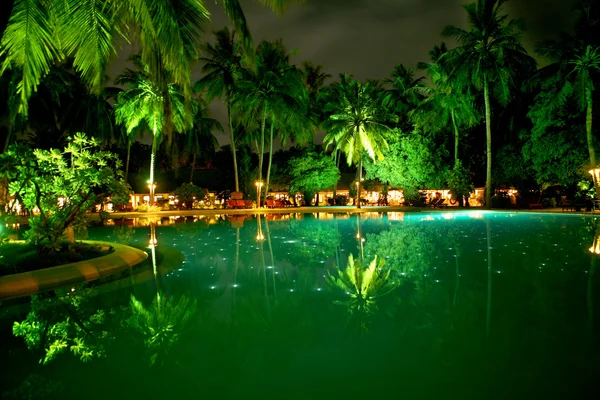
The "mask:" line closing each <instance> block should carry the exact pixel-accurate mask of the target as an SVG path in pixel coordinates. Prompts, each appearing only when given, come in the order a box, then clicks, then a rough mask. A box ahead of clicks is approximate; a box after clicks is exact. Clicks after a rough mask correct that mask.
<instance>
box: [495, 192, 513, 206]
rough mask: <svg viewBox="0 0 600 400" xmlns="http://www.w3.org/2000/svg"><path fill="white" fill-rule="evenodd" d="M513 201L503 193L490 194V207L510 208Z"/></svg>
mask: <svg viewBox="0 0 600 400" xmlns="http://www.w3.org/2000/svg"><path fill="white" fill-rule="evenodd" d="M512 206H513V203H512V201H511V200H510V197H508V196H507V195H506V194H505V193H499V194H495V195H493V196H492V208H512Z"/></svg>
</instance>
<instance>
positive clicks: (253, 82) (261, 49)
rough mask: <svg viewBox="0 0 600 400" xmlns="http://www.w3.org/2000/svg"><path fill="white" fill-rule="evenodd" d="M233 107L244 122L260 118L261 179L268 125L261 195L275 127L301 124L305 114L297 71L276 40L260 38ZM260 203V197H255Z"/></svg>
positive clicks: (245, 70) (259, 168) (260, 176)
mask: <svg viewBox="0 0 600 400" xmlns="http://www.w3.org/2000/svg"><path fill="white" fill-rule="evenodd" d="M234 107H235V108H236V110H237V111H238V113H240V115H241V116H242V118H243V120H244V121H247V122H253V121H257V120H259V121H260V132H261V136H260V141H259V143H260V150H259V163H258V164H259V165H258V180H259V181H262V166H263V158H264V146H265V128H266V126H267V121H268V123H269V125H270V140H269V147H270V152H269V167H268V171H267V182H266V185H264V186H263V187H264V193H265V197H266V194H267V193H268V185H269V178H270V171H271V163H272V155H273V140H274V134H275V127H276V126H277V125H278V124H279V125H281V126H283V127H290V126H295V127H301V121H302V120H303V119H304V118H305V117H306V89H305V87H304V84H303V82H302V74H301V72H300V71H299V70H298V69H297V68H296V67H295V66H294V65H291V64H290V62H289V55H288V54H287V52H286V50H285V47H284V46H283V44H282V43H281V42H280V41H277V42H266V41H263V42H261V43H260V45H259V46H258V49H257V52H256V68H255V69H243V70H242V79H241V80H240V81H239V83H238V89H237V92H236V95H235V100H234ZM259 205H260V199H259Z"/></svg>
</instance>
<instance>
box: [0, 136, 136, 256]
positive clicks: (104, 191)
mask: <svg viewBox="0 0 600 400" xmlns="http://www.w3.org/2000/svg"><path fill="white" fill-rule="evenodd" d="M99 147H100V145H99V143H98V142H97V141H96V139H94V138H88V137H87V136H86V135H85V134H83V133H77V134H76V135H75V136H74V137H72V138H69V143H68V145H67V147H66V148H65V149H64V150H62V151H61V150H58V149H51V150H41V149H35V150H32V149H30V148H29V147H27V146H24V145H21V144H14V145H12V146H10V147H9V148H8V150H7V151H6V152H5V153H4V154H2V155H0V166H1V167H0V178H5V179H8V180H9V182H10V183H9V191H10V194H11V195H13V196H15V197H17V196H18V197H19V198H21V200H22V202H23V204H24V205H25V207H26V208H27V209H28V210H30V211H33V210H36V214H35V215H32V216H31V217H30V218H29V226H30V227H31V229H30V230H29V231H27V232H26V234H25V238H26V239H27V240H28V241H29V242H30V243H34V244H35V245H36V246H37V248H38V252H40V253H42V252H44V251H46V250H48V251H51V250H52V249H55V248H58V244H59V242H60V240H61V237H62V236H63V234H64V233H65V231H67V230H70V229H72V228H76V227H77V226H79V225H82V224H85V219H84V217H85V214H86V211H87V210H88V209H90V208H91V207H92V206H93V205H94V204H97V203H99V202H102V201H104V199H105V198H106V197H107V196H111V198H112V201H113V202H114V203H115V204H122V203H126V202H127V201H128V198H129V186H127V185H126V184H124V183H123V172H122V171H121V161H120V160H119V158H118V157H117V156H116V155H115V154H112V153H110V152H107V151H100V150H99Z"/></svg>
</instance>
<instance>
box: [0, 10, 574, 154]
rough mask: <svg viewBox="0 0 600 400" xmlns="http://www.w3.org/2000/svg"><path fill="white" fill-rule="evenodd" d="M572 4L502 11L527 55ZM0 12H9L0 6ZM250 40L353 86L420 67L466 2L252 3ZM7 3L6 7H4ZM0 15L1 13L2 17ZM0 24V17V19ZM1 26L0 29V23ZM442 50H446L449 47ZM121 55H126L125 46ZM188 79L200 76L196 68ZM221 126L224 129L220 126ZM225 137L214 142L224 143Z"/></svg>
mask: <svg viewBox="0 0 600 400" xmlns="http://www.w3.org/2000/svg"><path fill="white" fill-rule="evenodd" d="M575 1H576V0H510V1H508V2H507V3H506V4H505V6H504V10H505V11H506V12H507V13H508V14H509V15H510V16H511V17H514V18H520V19H522V20H524V22H525V25H526V28H527V30H526V31H525V33H524V37H523V39H524V43H525V45H526V47H527V49H528V50H529V51H530V52H531V53H532V54H533V44H534V43H535V42H536V41H539V40H540V39H543V38H547V37H549V36H552V35H553V34H555V33H556V32H558V31H560V30H568V29H569V28H570V27H571V18H572V13H571V12H570V11H571V10H572V8H573V5H574V3H575ZM1 2H2V3H3V5H2V8H4V7H6V6H7V5H8V4H10V3H9V2H8V1H7V0H1ZM240 2H241V3H242V6H243V8H244V11H245V14H246V17H247V19H248V23H249V26H250V29H251V31H252V34H253V36H254V40H255V42H256V43H258V42H260V41H261V40H265V39H266V40H275V39H280V38H281V39H283V42H284V44H285V45H286V47H287V49H288V50H294V49H297V50H298V55H297V56H294V57H293V58H292V60H293V62H295V63H297V64H301V63H302V62H303V61H305V60H310V61H312V62H313V63H315V64H323V65H324V69H325V71H326V72H328V73H329V74H331V75H333V76H334V77H337V75H338V74H339V73H341V72H345V73H350V74H354V76H355V77H356V78H358V79H361V80H364V79H383V78H385V77H387V76H388V74H389V73H390V72H391V71H392V69H393V66H394V65H396V64H400V63H402V64H404V65H406V66H410V67H414V66H415V64H416V63H417V62H419V61H426V60H427V59H428V52H429V50H430V49H431V48H432V47H433V46H434V45H435V44H439V43H440V42H441V41H442V40H443V38H442V37H441V35H440V33H441V31H442V29H443V28H444V27H445V26H447V25H456V26H461V27H465V28H466V13H465V11H464V10H463V8H462V7H461V5H462V4H465V3H468V2H469V1H468V0H306V1H305V3H304V4H303V5H294V6H292V7H291V8H290V9H289V10H288V11H287V12H286V13H285V14H284V15H283V16H277V15H275V14H274V13H273V12H271V11H270V10H269V9H267V8H265V7H264V6H261V5H260V4H258V2H257V1H255V0H240ZM7 3H8V4H7ZM205 3H206V5H207V7H208V8H209V10H210V11H211V13H212V24H211V25H209V26H207V27H206V32H205V35H208V36H210V33H211V31H212V30H217V29H220V28H222V27H223V26H225V25H226V24H227V19H226V18H225V15H224V13H223V11H222V9H221V8H220V6H219V5H217V4H215V1H213V0H205ZM4 11H6V9H5V10H4ZM1 14H2V15H1V16H0V17H5V16H6V14H7V13H6V12H2V13H1ZM1 22H2V21H0V23H1ZM449 44H450V43H449ZM123 50H124V53H127V54H128V53H130V47H129V46H125V48H124V49H123ZM124 58H126V55H122V57H120V60H116V61H115V62H113V63H111V66H110V69H109V72H108V73H109V76H111V77H113V76H116V75H118V74H119V73H121V72H122V70H123V65H124V64H123V60H124ZM193 76H194V78H198V77H199V76H200V72H199V68H196V71H195V73H194V75H193ZM212 109H213V114H214V116H215V117H217V118H219V119H221V120H222V121H224V120H225V118H224V115H225V114H224V108H223V107H220V106H219V105H218V102H216V101H215V102H214V103H213V106H212ZM224 125H226V124H224ZM226 138H227V136H226V135H219V141H220V142H221V143H225V142H226V141H227V139H226Z"/></svg>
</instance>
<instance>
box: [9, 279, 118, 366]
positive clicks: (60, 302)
mask: <svg viewBox="0 0 600 400" xmlns="http://www.w3.org/2000/svg"><path fill="white" fill-rule="evenodd" d="M90 294H91V290H90V289H76V288H72V289H71V291H69V292H68V294H67V295H66V296H63V297H53V298H45V299H44V298H42V297H41V295H34V296H32V301H31V311H30V312H29V314H27V317H26V318H25V320H24V321H22V322H17V321H15V322H14V324H13V334H14V335H15V336H17V337H23V338H24V339H25V344H26V345H27V348H28V349H29V350H31V351H34V352H36V353H38V354H40V358H39V362H40V364H44V365H45V364H48V363H49V362H51V361H52V360H54V359H55V358H56V357H57V356H58V355H60V354H62V353H64V352H71V353H72V354H73V355H75V356H76V357H78V358H79V359H80V360H81V361H83V362H87V361H90V360H92V359H94V358H98V357H104V356H105V355H106V346H107V345H108V343H110V342H112V340H114V330H113V329H111V328H109V323H110V322H112V321H114V320H115V317H116V314H117V310H115V309H113V308H109V309H106V310H104V309H97V308H95V307H93V306H91V304H90V302H89V297H90Z"/></svg>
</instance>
